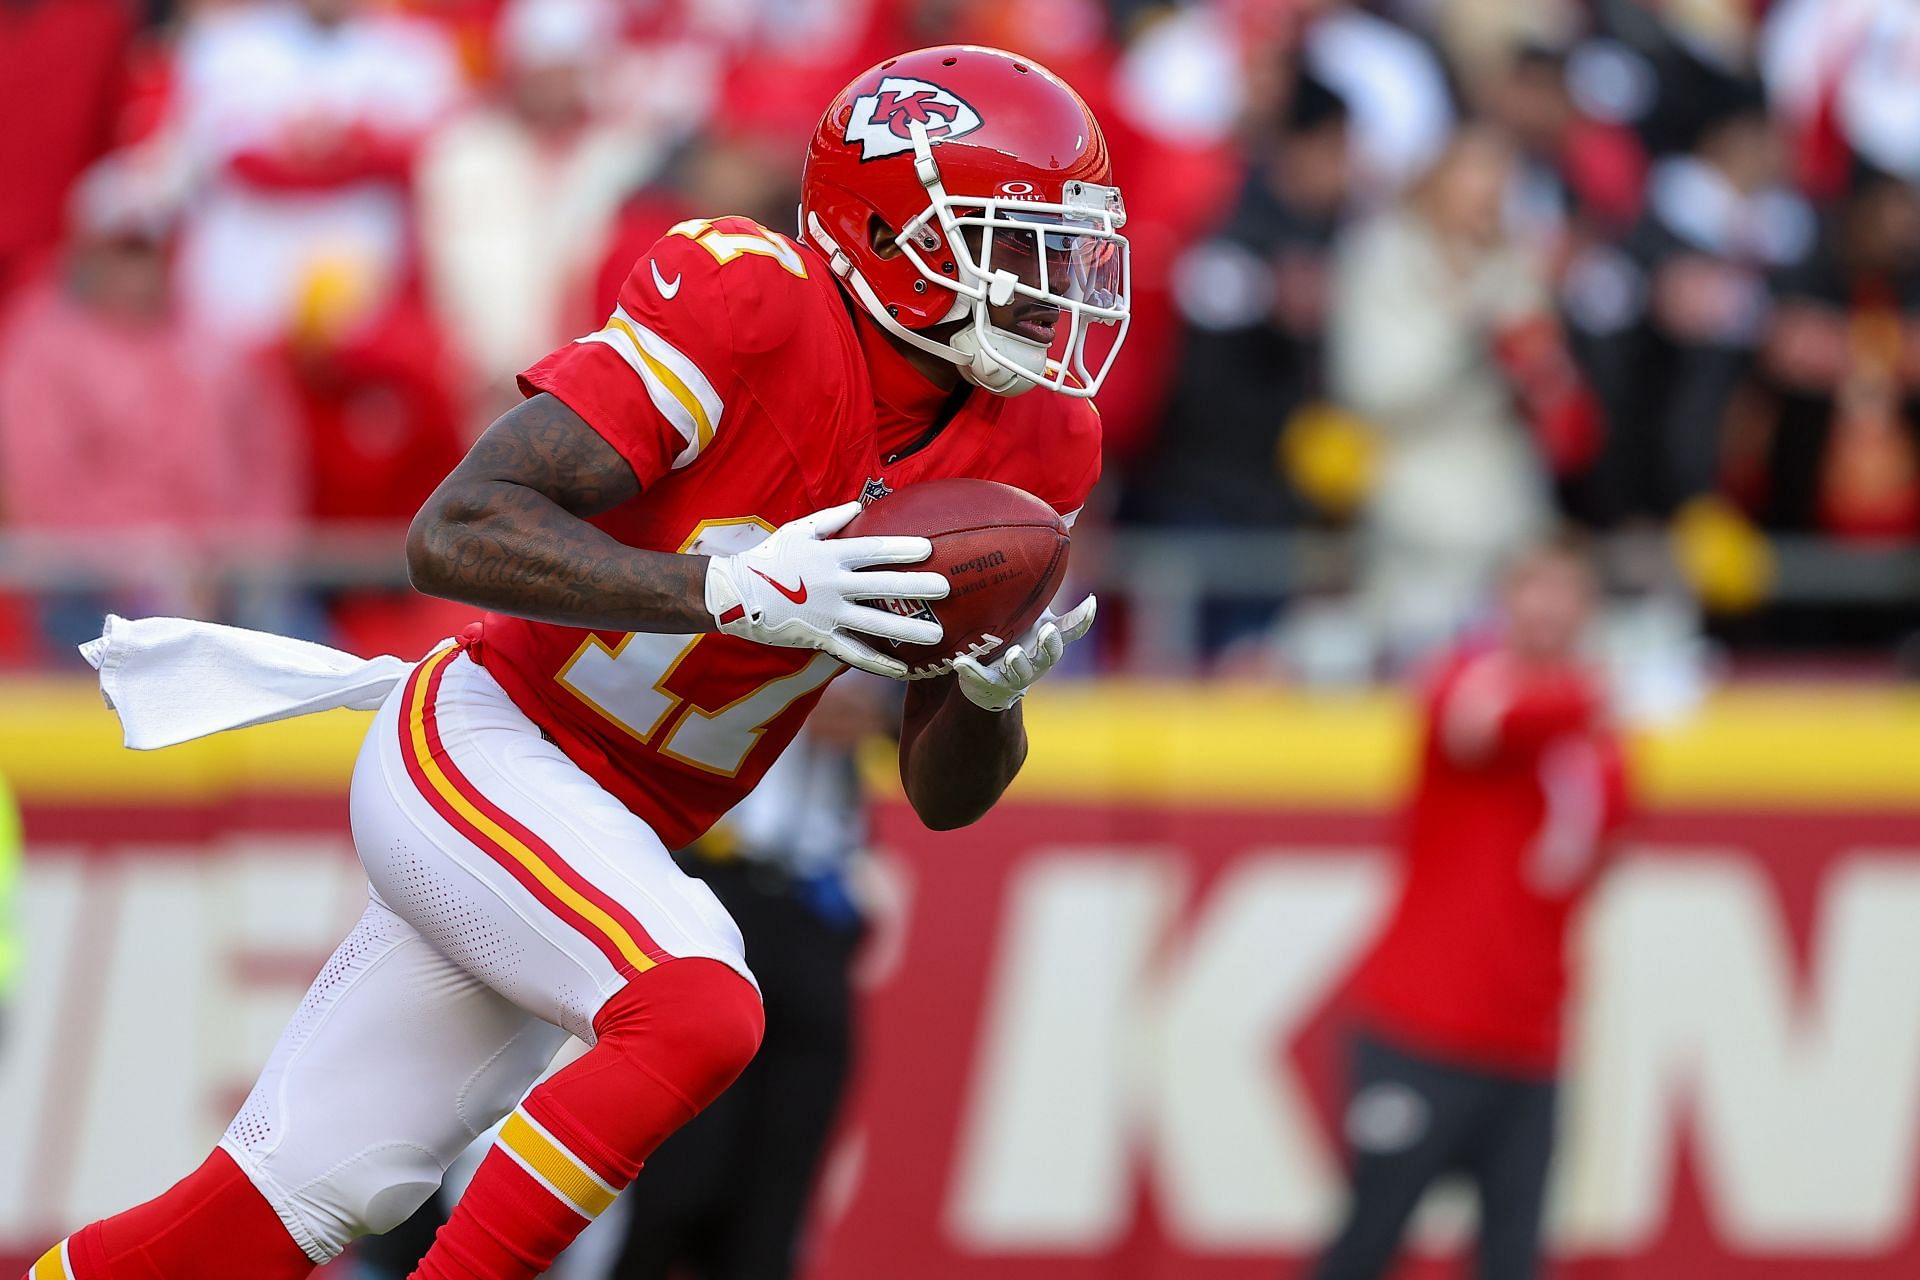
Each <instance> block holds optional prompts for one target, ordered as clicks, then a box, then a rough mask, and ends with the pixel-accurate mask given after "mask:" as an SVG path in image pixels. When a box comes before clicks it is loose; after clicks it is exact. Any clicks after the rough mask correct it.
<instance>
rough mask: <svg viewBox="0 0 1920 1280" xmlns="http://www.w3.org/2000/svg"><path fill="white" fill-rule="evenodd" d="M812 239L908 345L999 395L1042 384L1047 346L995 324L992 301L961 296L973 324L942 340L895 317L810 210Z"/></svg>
mask: <svg viewBox="0 0 1920 1280" xmlns="http://www.w3.org/2000/svg"><path fill="white" fill-rule="evenodd" d="M807 239H808V240H810V241H812V242H813V244H814V245H815V246H816V247H818V248H819V249H821V250H823V251H824V252H825V253H826V255H827V263H828V266H829V267H830V268H831V269H832V271H833V274H834V275H836V276H838V277H839V278H840V279H842V280H844V281H846V283H847V287H848V288H849V289H851V290H853V296H854V297H855V298H858V299H859V300H860V305H861V307H862V308H863V309H865V311H866V313H867V314H868V315H869V316H872V317H873V321H874V323H875V324H877V325H879V326H880V327H881V328H882V329H884V330H886V331H887V332H888V333H890V334H892V335H893V336H894V337H896V338H899V339H900V340H901V341H902V342H905V343H906V344H907V345H908V346H911V347H915V348H918V349H919V350H921V351H924V352H926V353H927V354H929V355H933V356H938V357H939V358H940V359H942V360H945V361H946V362H947V363H948V364H951V365H957V366H958V367H959V369H960V376H961V377H962V378H963V379H965V380H966V381H968V382H970V383H972V384H973V385H974V386H976V387H980V388H982V389H983V390H986V391H990V392H992V393H993V394H994V395H997V396H1007V397H1012V396H1017V395H1022V394H1024V393H1026V392H1028V391H1031V390H1033V389H1034V387H1036V386H1038V385H1039V382H1038V381H1037V379H1039V378H1042V377H1045V376H1046V369H1047V350H1048V348H1047V347H1046V345H1044V344H1042V343H1038V342H1035V341H1033V340H1032V339H1031V338H1026V337H1022V336H1021V335H1020V334H1017V333H1012V332H1010V331H1008V330H1006V329H1002V328H1000V327H999V326H997V325H995V324H993V323H992V321H991V319H990V318H989V315H988V306H989V303H988V300H987V299H985V298H978V299H974V298H965V297H957V298H956V299H955V301H956V302H957V303H959V304H960V305H959V306H958V307H957V308H956V309H957V310H959V311H960V312H961V314H963V315H966V316H967V317H968V318H969V320H970V323H969V324H968V325H967V326H966V327H965V328H963V329H961V330H960V332H959V333H956V334H955V335H953V341H952V342H940V341H938V340H936V339H933V338H929V337H927V336H926V335H925V334H922V333H916V332H915V331H914V330H912V329H909V328H907V326H905V325H903V324H901V323H900V322H899V321H898V320H896V319H894V317H893V316H892V314H891V313H889V312H888V310H887V306H886V304H885V303H884V302H882V301H880V297H879V295H878V294H876V293H875V292H874V291H873V286H872V285H870V284H868V283H867V278H866V277H865V276H863V275H861V274H860V271H859V269H858V268H856V267H855V266H854V265H853V259H851V258H849V257H848V256H847V255H846V253H845V252H843V251H842V250H841V248H840V246H839V245H838V244H837V243H835V242H834V239H833V237H832V236H830V235H828V234H827V229H826V228H825V227H824V226H822V225H821V224H820V219H819V218H818V217H817V216H815V215H814V214H813V213H811V212H809V213H808V214H807ZM1002 274H1005V273H1002ZM989 345H990V346H991V347H992V348H993V352H994V355H997V356H998V357H999V358H1000V360H999V362H996V361H995V360H994V359H993V358H992V357H991V356H988V355H987V354H986V353H985V351H984V349H983V348H985V347H986V346H989ZM1010 366H1011V367H1010Z"/></svg>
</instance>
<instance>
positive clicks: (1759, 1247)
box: [1558, 850, 1920, 1253]
mask: <svg viewBox="0 0 1920 1280" xmlns="http://www.w3.org/2000/svg"><path fill="white" fill-rule="evenodd" d="M1834 867H1835V870H1834V871H1833V872H1832V873H1831V874H1830V875H1829V876H1828V877H1827V880H1826V883H1825V884H1824V885H1823V887H1822V893H1821V901H1820V909H1819V911H1818V912H1817V914H1816V916H1815V930H1814V940H1813V946H1812V949H1811V953H1810V956H1809V972H1808V973H1807V974H1806V975H1805V976H1804V977H1797V976H1796V973H1795V966H1794V964H1793V962H1792V952H1791V950H1790V948H1789V945H1788V940H1787V937H1786V934H1785V929H1784V927H1783V925H1782V923H1781V921H1780V919H1779V910H1778V906H1777V902H1776V898H1775V894H1774V890H1773V887H1772V885H1771V883H1770V882H1769V881H1768V880H1767V878H1766V877H1765V875H1763V874H1762V872H1761V871H1760V870H1758V869H1757V868H1755V867H1754V866H1752V865H1751V864H1749V863H1748V862H1747V861H1746V860H1745V859H1744V858H1742V857H1741V856H1740V855H1739V854H1738V853H1737V852H1734V851H1730V852H1729V853H1728V854H1727V856H1726V857H1724V858H1712V859H1703V858H1700V857H1698V856H1694V857H1688V858H1685V859H1674V858H1661V859H1658V860H1636V861H1635V862H1634V863H1632V864H1630V865H1629V866H1626V867H1623V868H1621V870H1620V872H1619V874H1618V875H1617V877H1616V878H1615V880H1614V881H1613V883H1612V884H1611V885H1609V886H1608V887H1607V888H1606V889H1605V890H1604V896H1603V899H1602V901H1601V902H1600V903H1599V904H1597V905H1598V907H1599V909H1598V910H1597V911H1596V912H1595V914H1594V921H1593V930H1592V935H1591V938H1590V942H1591V947H1592V959H1591V962H1590V963H1589V966H1588V968H1589V974H1588V978H1587V991H1586V1006H1585V1012H1584V1018H1583V1024H1584V1025H1583V1028H1582V1034H1581V1037H1580V1038H1581V1041H1582V1043H1583V1045H1584V1046H1585V1049H1586V1051H1585V1053H1584V1054H1583V1055H1582V1058H1581V1061H1580V1067H1581V1070H1580V1072H1579V1076H1580V1080H1581V1085H1580V1089H1579V1094H1578V1097H1579V1105H1578V1106H1576V1107H1575V1108H1573V1109H1572V1111H1571V1113H1570V1116H1569V1119H1570V1120H1571V1121H1572V1124H1571V1125H1570V1142H1569V1149H1570V1151H1571V1152H1573V1153H1577V1157H1578V1158H1577V1159H1575V1160H1573V1161H1571V1162H1570V1165H1569V1167H1568V1169H1567V1170H1566V1174H1567V1176H1566V1178H1565V1182H1564V1185H1563V1186H1562V1188H1561V1191H1562V1193H1563V1200H1562V1203H1561V1204H1560V1206H1559V1210H1560V1212H1559V1214H1558V1218H1559V1226H1560V1228H1561V1229H1560V1231H1559V1232H1558V1234H1559V1237H1560V1238H1561V1239H1562V1240H1564V1241H1565V1242H1566V1243H1567V1244H1569V1245H1571V1246H1573V1247H1576V1248H1579V1247H1595V1248H1609V1249H1630V1248H1633V1247H1635V1246H1637V1245H1640V1244H1643V1243H1645V1242H1646V1241H1648V1240H1649V1239H1651V1238H1652V1236H1653V1235H1654V1234H1655V1233H1656V1232H1657V1231H1658V1230H1659V1228H1660V1225H1661V1221H1662V1217H1663V1214H1664V1209H1665V1205H1666V1203H1667V1201H1668V1199H1669V1198H1670V1196H1671V1194H1672V1184H1673V1166H1674V1154H1675V1146H1676V1143H1677V1141H1678V1139H1679V1137H1680V1134H1681V1133H1682V1132H1684V1131H1685V1130H1686V1129H1687V1128H1688V1127H1689V1126H1691V1127H1692V1130H1693V1132H1694V1134H1695V1139H1696V1141H1695V1150H1696V1151H1697V1152H1698V1154H1699V1166H1700V1170H1701V1176H1702V1181H1703V1182H1704V1184H1705V1186H1704V1188H1703V1189H1704V1191H1705V1194H1706V1201H1707V1204H1708V1206H1709V1209H1710V1211H1711V1212H1712V1213H1713V1214H1714V1216H1715V1217H1716V1218H1717V1219H1718V1222H1719V1225H1720V1229H1721V1232H1722V1233H1723V1234H1724V1235H1725V1237H1726V1238H1727V1239H1728V1240H1730V1241H1734V1242H1737V1243H1738V1244H1739V1245H1741V1246H1742V1247H1744V1248H1747V1249H1750V1250H1752V1251H1754V1252H1808V1253H1813V1252H1821V1251H1828V1250H1842V1251H1849V1252H1851V1251H1862V1252H1865V1251H1871V1250H1874V1249H1880V1248H1885V1247H1887V1246H1888V1245H1890V1244H1892V1243H1894V1242H1896V1241H1897V1240H1899V1239H1902V1238H1904V1237H1905V1236H1906V1235H1907V1233H1908V1232H1910V1231H1911V1230H1912V1227H1913V1212H1914V1197H1915V1189H1916V1188H1915V1176H1914V1175H1915V1168H1914V1162H1915V1156H1916V1154H1917V1151H1916V1142H1915V1139H1916V1136H1920V1135H1917V1134H1916V1130H1917V1129H1920V1089H1916V1087H1915V1082H1916V1081H1920V981H1916V975H1920V927H1916V921H1920V859H1917V851H1915V850H1900V851H1898V852H1897V853H1895V852H1892V851H1888V852H1887V853H1886V854H1885V855H1884V856H1874V855H1872V854H1868V853H1864V852H1862V853H1855V854H1853V855H1850V856H1846V857H1842V858H1840V859H1838V860H1836V862H1835V863H1834Z"/></svg>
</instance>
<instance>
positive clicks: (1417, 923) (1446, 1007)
mask: <svg viewBox="0 0 1920 1280" xmlns="http://www.w3.org/2000/svg"><path fill="white" fill-rule="evenodd" d="M1593 597H1594V584H1593V579H1592V576H1591V571H1590V570H1589V568H1588V566H1587V563H1586V561H1585V559H1584V558H1583V557H1582V556H1581V555H1580V554H1579V553H1578V552H1576V551H1574V550H1572V549H1570V548H1569V547H1567V546H1563V545H1546V546H1541V547H1537V548H1535V549H1533V550H1531V551H1529V552H1527V553H1526V554H1524V555H1523V556H1522V557H1521V558H1520V559H1519V560H1518V561H1517V562H1516V563H1515V564H1514V565H1513V566H1512V568H1511V569H1510V570H1509V572H1508V574H1507V577H1506V581H1505V584H1504V587H1503V591H1502V595H1501V616H1500V620H1499V631H1498V633H1497V635H1496V636H1495V637H1494V638H1493V639H1492V640H1491V641H1490V642H1489V643H1484V644H1476V645H1469V646H1467V647H1465V648H1463V649H1461V650H1459V651H1457V652H1456V653H1454V654H1453V655H1452V656H1451V657H1449V658H1448V659H1447V660H1446V661H1445V662H1443V663H1442V664H1441V666H1440V668H1439V671H1438V673H1437V676H1436V677H1435V678H1434V679H1433V680H1432V682H1431V683H1430V684H1429V686H1428V688H1427V691H1426V693H1425V697H1424V704H1425V723H1424V727H1423V731H1422V745H1421V754H1420V772H1419V777H1418V780H1417V781H1416V783H1415V785H1414V791H1413V795H1412V798H1411V799H1410V801H1409V802H1408V805H1407V808H1406V812H1405V819H1404V821H1405V828H1404V834H1403V837H1402V839H1403V849H1404V874H1403V878H1402V880H1401V884H1400V893H1399V898H1398V901H1397V902H1396V904H1395V906H1394V908H1393V911H1392V913H1391V915H1390V916H1389V917H1388V922H1387V925H1386V928H1385V930H1384V931H1383V932H1382V934H1381V935H1380V938H1379V940H1378V941H1377V942H1376V943H1375V944H1374V946H1373V950H1372V952H1371V953H1370V954H1369V955H1368V957H1367V958H1366V960H1365V961H1364V962H1363V964H1362V965H1361V968H1360V971H1359V975H1358V978H1357V980H1356V982H1355V985H1354V993H1353V998H1354V1005H1355V1012H1356V1015H1357V1018H1358V1024H1359V1030H1358V1032H1357V1034H1356V1035H1355V1037H1354V1041H1353V1046H1352V1047H1353V1082H1352V1095H1351V1099H1350V1102H1349V1105H1348V1108H1347V1112H1346V1121H1345V1126H1344V1129H1345V1135H1346V1139H1347V1144H1348V1147H1349V1154H1350V1159H1351V1166H1352V1179H1353V1184H1352V1190H1353V1199H1352V1204H1351V1207H1350V1209H1349V1211H1348V1214H1347V1218H1346V1222H1345V1225H1344V1226H1343V1227H1342V1228H1341V1232H1340V1235H1339V1237H1338V1239H1337V1240H1336V1241H1335V1243H1334V1245H1333V1247H1332V1249H1331V1250H1330V1251H1329V1252H1328V1254H1327V1256H1326V1257H1325V1258H1324V1259H1323V1260H1322V1261H1321V1264H1320V1267H1319V1270H1318V1271H1317V1272H1316V1275H1317V1276H1318V1277H1319V1280H1372V1278H1374V1277H1378V1276H1382V1275H1384V1274H1386V1272H1387V1269H1388V1268H1389V1266H1391V1264H1392V1262H1393V1258H1394V1255H1395V1253H1396V1252H1397V1251H1398V1249H1399V1243H1400V1239H1401V1235H1402V1233H1403V1232H1404V1230H1405V1228H1406V1224H1407V1221H1408V1219H1409V1217H1410V1216H1411V1215H1412V1213H1413V1211H1414V1209H1415V1207H1416V1206H1417V1205H1418V1203H1419V1201H1420V1198H1421V1195H1422V1194H1423V1193H1424V1192H1425V1191H1426V1189H1427V1187H1428V1186H1429V1185H1430V1184H1431V1183H1432V1182H1433V1181H1434V1180H1435V1179H1436V1178H1438V1177H1440V1176H1441V1175H1442V1174H1445V1173H1451V1172H1455V1171H1464V1172H1465V1173H1466V1174H1468V1175H1469V1176H1470V1177H1471V1178H1472V1179H1473V1180H1474V1182H1475V1183H1476V1184H1477V1189H1478V1191H1479V1201H1480V1224H1481V1225H1480V1241H1479V1257H1480V1262H1479V1275H1480V1276H1482V1277H1484V1278H1485V1280H1525V1278H1527V1277H1531V1276H1533V1275H1534V1274H1535V1268H1536V1266H1537V1255H1538V1240H1539V1230H1540V1213H1541V1206H1542V1203H1543V1200H1544V1195H1545V1187H1546V1181H1547V1170H1548V1164H1549V1160H1550V1158H1551V1154H1552V1146H1553V1126H1554V1106H1555V1098H1556V1092H1557V1086H1556V1078H1557V1075H1558V1072H1559V1053H1560V1041H1561V1024H1562V1020H1563V1015H1564V1013H1565V1005H1566V1000H1567V992H1568V986H1569V974H1568V962H1567V955H1566V941H1567V937H1566V935H1567V929H1568V924H1569V921H1570V919H1571V918H1572V915H1573V913H1574V910H1575V908H1576V907H1578V905H1579V904H1580V902H1581V901H1582V900H1583V899H1584V898H1585V896H1586V895H1587V893H1588V891H1589V890H1590V889H1591V888H1592V886H1593V884H1594V882H1595V880H1596V878H1597V873H1598V871H1599V869H1600V867H1601V865H1602V862H1603V860H1604V858H1605V856H1606V854H1607V852H1608V850H1609V847H1610V844H1611V841H1612V837H1613V836H1614V835H1615V833H1616V832H1617V829H1618V827H1619V825H1620V823H1621V822H1622V820H1623V819H1624V818H1625V816H1626V811H1627V786H1626V774H1625V769H1624V765H1623V762H1622V755H1621V751H1620V746H1619V743H1618V741H1617V740H1616V738H1615V737H1614V734H1613V732H1612V730H1611V729H1610V728H1609V727H1608V725H1607V721H1606V713H1605V710H1604V704H1605V700H1604V695H1603V693H1602V691H1601V687H1600V680H1599V678H1598V676H1597V675H1596V674H1595V673H1594V672H1592V671H1590V670H1588V669H1587V668H1586V666H1585V665H1584V664H1583V662H1582V660H1581V657H1580V651H1581V644H1582V640H1583V638H1584V634H1585V631H1586V628H1587V623H1588V618H1589V615H1590V613H1591V611H1592V607H1593Z"/></svg>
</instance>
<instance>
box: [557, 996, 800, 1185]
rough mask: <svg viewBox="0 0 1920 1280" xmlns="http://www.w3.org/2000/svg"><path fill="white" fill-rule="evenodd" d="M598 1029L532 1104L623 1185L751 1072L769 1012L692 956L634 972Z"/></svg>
mask: <svg viewBox="0 0 1920 1280" xmlns="http://www.w3.org/2000/svg"><path fill="white" fill-rule="evenodd" d="M593 1028H594V1031H595V1033H596V1034H597V1036H598V1040H597V1041H596V1043H595V1044H594V1047H593V1050H592V1051H591V1052H590V1053H588V1054H587V1055H586V1056H585V1057H583V1058H581V1059H580V1060H579V1061H578V1062H576V1063H574V1064H573V1065H572V1066H570V1067H568V1068H567V1069H566V1070H564V1071H562V1072H560V1073H559V1074H558V1075H556V1076H554V1077H553V1078H552V1079H550V1080H548V1081H547V1082H546V1083H545V1084H544V1085H542V1086H541V1087H540V1088H538V1089H536V1090H534V1092H533V1094H532V1095H531V1096H530V1097H529V1098H528V1099H527V1102H526V1109H527V1112H528V1114H529V1115H532V1116H533V1117H534V1118H535V1119H537V1120H539V1121H540V1122H541V1123H542V1124H543V1125H545V1126H547V1128H548V1129H549V1130H551V1131H552V1132H554V1133H555V1134H556V1135H559V1136H561V1137H562V1138H563V1140H565V1141H566V1142H567V1143H568V1145H569V1146H570V1147H572V1148H573V1150H574V1153H575V1154H576V1155H578V1156H579V1157H580V1158H581V1159H583V1160H586V1161H588V1162H589V1163H591V1164H593V1165H595V1166H596V1167H597V1169H598V1172H599V1173H600V1176H601V1177H603V1178H605V1179H606V1180H607V1181H608V1182H610V1183H612V1184H613V1185H615V1186H625V1185H626V1184H627V1183H628V1182H630V1181H632V1180H633V1177H634V1175H636V1174H637V1173H639V1171H640V1165H641V1163H642V1162H643V1161H645V1160H646V1158H647V1157H648V1156H649V1155H651V1154H652V1153H653V1149H654V1148H655V1147H657V1146H659V1145H660V1143H661V1142H663V1141H664V1140H665V1139H666V1137H667V1135H668V1134H670V1133H672V1132H673V1131H674V1130H675V1129H678V1128H679V1127H680V1126H681V1125H683V1124H685V1123H686V1122H687V1121H688V1120H690V1119H692V1118H693V1117H694V1116H695V1115H697V1114H699V1113H700V1112H701V1111H703V1110H705V1109H706V1107H707V1105H708V1104H709V1103H711V1102H712V1101H713V1100H714V1099H715V1098H717V1097H719V1096H720V1095H721V1094H722V1093H723V1092H725V1090H726V1088H727V1086H728V1085H730V1084H732V1083H733V1082H734V1080H735V1079H736V1078H737V1077H738V1076H739V1074H740V1073H741V1072H742V1071H743V1070H745V1069H746V1065H747V1063H749V1062H751V1061H752V1060H753V1055H754V1053H755V1052H756V1051H758V1049H759V1048H760V1037H761V1035H762V1033H763V1032H764V1031H765V1030H766V1015H765V1013H764V1012H763V1010H762V1009H761V1006H760V993H759V992H758V991H756V990H755V989H754V986H753V984H752V983H750V982H748V981H747V980H746V979H745V978H743V977H741V976H740V975H739V974H738V973H736V972H734V971H733V970H732V969H730V968H728V967H727V966H726V965H724V964H722V963H720V962H719V961H718V960H707V959H699V958H696V959H687V960H670V961H668V962H667V963H665V964H663V965H659V966H658V967H656V968H653V969H649V970H647V971H646V972H645V973H639V974H635V975H634V976H633V977H632V978H631V979H630V980H629V981H628V982H627V985H626V986H625V987H623V988H622V989H621V990H620V992H619V994H617V995H615V996H614V997H613V998H612V999H611V1000H609V1001H607V1004H606V1007H605V1008H603V1009H601V1010H600V1014H599V1016H598V1017H596V1018H595V1019H594V1022H593ZM650 1095H651V1096H650Z"/></svg>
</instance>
